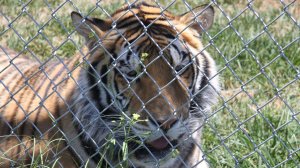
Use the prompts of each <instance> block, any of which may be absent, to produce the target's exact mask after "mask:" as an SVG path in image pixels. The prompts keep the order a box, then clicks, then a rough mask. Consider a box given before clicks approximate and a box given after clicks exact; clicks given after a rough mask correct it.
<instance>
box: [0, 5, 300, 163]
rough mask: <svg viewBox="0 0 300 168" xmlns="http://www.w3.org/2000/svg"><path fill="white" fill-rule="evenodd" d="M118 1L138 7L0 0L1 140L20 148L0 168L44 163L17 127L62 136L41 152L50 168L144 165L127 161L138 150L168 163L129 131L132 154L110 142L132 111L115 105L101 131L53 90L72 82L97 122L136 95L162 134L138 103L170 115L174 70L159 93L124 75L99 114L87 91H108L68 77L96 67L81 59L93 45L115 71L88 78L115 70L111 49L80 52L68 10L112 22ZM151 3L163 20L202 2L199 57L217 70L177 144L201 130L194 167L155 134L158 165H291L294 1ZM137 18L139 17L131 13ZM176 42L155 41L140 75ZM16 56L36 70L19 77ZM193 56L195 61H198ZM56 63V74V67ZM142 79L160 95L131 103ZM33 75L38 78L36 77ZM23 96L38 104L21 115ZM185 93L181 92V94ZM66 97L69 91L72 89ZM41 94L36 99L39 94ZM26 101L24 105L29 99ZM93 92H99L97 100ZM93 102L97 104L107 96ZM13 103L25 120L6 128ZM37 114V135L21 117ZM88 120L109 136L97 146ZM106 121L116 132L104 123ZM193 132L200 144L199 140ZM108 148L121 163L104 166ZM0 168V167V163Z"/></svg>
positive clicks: (299, 28)
mask: <svg viewBox="0 0 300 168" xmlns="http://www.w3.org/2000/svg"><path fill="white" fill-rule="evenodd" d="M124 3H125V4H127V5H129V6H131V5H133V4H135V3H137V2H136V1H125V2H118V1H105V0H103V1H101V0H100V1H91V2H83V1H77V0H66V1H48V0H44V1H28V2H25V1H21V0H20V1H18V2H17V3H15V2H11V1H5V0H4V1H3V2H0V6H1V7H0V21H1V22H0V31H1V33H0V41H1V45H0V53H1V54H0V63H1V61H3V60H8V61H9V64H6V65H4V66H2V65H1V67H0V79H1V80H0V85H1V87H0V89H1V91H2V92H3V95H4V96H1V95H0V117H1V122H0V124H1V127H0V128H1V129H2V130H5V129H8V130H9V134H7V135H1V138H0V144H3V145H4V144H7V141H10V137H15V138H16V139H17V142H19V144H17V145H16V146H21V148H22V149H24V150H19V151H21V152H20V153H15V154H18V155H20V156H21V157H19V158H18V159H17V160H10V156H11V155H10V154H9V151H10V150H11V148H4V147H3V145H0V153H1V159H0V166H1V165H5V164H4V162H5V161H7V160H9V162H10V166H11V167H14V166H18V165H19V162H20V161H21V160H23V159H24V157H25V155H26V156H29V157H30V158H31V160H32V161H30V162H26V163H29V165H31V166H33V167H34V166H41V165H43V162H42V161H39V160H43V159H41V158H46V160H47V156H41V157H40V158H39V157H37V156H35V155H34V154H33V153H31V152H30V149H32V148H35V144H30V145H29V146H28V144H26V142H24V139H23V138H20V135H19V134H18V133H19V129H21V128H23V127H25V126H24V125H26V126H27V127H30V129H32V130H34V131H33V135H34V136H35V137H38V138H41V139H44V138H45V139H46V138H47V137H45V136H46V135H48V133H51V132H57V133H58V134H60V135H61V136H60V137H63V138H62V139H60V140H55V141H60V142H62V144H64V145H63V147H57V148H50V147H49V144H48V145H47V144H46V145H45V146H46V148H47V150H49V153H50V155H51V156H52V157H49V159H50V160H47V161H45V163H46V164H47V165H53V164H54V165H55V166H57V167H64V165H67V164H66V162H71V161H70V160H68V159H70V158H73V159H74V160H77V162H78V163H79V164H77V166H78V167H85V166H86V165H88V164H89V163H88V162H89V161H91V160H93V159H95V158H96V160H97V159H98V160H101V163H102V164H103V165H101V164H98V165H97V166H98V167H145V166H143V165H139V164H137V163H139V162H138V161H137V160H132V158H131V156H132V155H134V153H135V152H136V151H138V150H139V148H141V147H142V148H143V149H144V150H145V151H144V152H145V153H148V155H149V157H152V158H153V160H154V163H151V164H150V165H152V167H168V165H167V166H166V165H160V164H161V162H162V161H161V160H164V158H163V157H162V158H160V157H158V155H162V154H161V153H160V152H153V149H151V147H149V145H147V142H146V139H147V138H145V137H147V135H137V136H136V137H133V138H132V137H130V136H131V135H130V136H129V138H130V139H131V140H132V139H133V140H134V141H139V144H138V145H137V146H134V147H133V150H127V148H129V147H128V145H129V146H130V145H131V144H127V143H124V142H122V141H118V140H116V139H118V138H117V137H118V136H121V134H122V136H124V135H123V134H124V132H125V134H126V133H128V134H130V133H129V132H130V130H131V129H134V128H133V126H132V125H134V124H136V123H137V122H143V120H141V121H139V117H140V116H139V115H136V116H135V117H136V118H134V115H133V116H128V115H127V114H125V112H124V109H123V108H118V109H115V110H116V111H119V112H120V113H122V115H119V117H121V118H116V117H115V116H113V115H112V116H111V117H112V119H111V122H112V123H111V125H110V123H108V122H106V121H105V120H106V118H105V117H97V116H93V115H92V116H89V115H85V114H80V115H78V114H76V110H74V109H76V108H78V107H77V106H78V102H77V101H70V100H66V95H65V93H62V92H61V90H62V89H64V87H65V85H64V82H66V81H72V83H73V85H74V87H76V88H77V89H78V90H80V94H79V95H77V96H78V97H80V98H82V97H84V98H82V99H83V100H82V101H83V102H84V103H87V104H90V106H89V108H91V109H92V110H96V111H97V113H96V114H98V115H99V116H103V113H105V112H106V111H107V110H109V109H111V108H115V106H114V102H115V101H116V100H117V99H118V96H122V95H123V94H125V93H126V92H131V93H132V94H133V95H134V97H136V99H137V100H136V101H139V102H141V104H142V105H141V106H143V108H142V110H144V112H146V113H147V114H148V115H149V120H150V122H152V125H154V126H156V127H157V130H158V132H159V130H160V131H161V128H162V126H163V125H164V124H165V123H166V122H168V120H169V119H168V120H167V121H165V123H164V122H158V121H156V118H155V116H154V115H151V110H147V108H146V106H147V104H149V103H150V102H151V101H155V100H156V99H158V98H160V97H162V99H161V100H162V101H165V102H167V105H168V106H170V108H171V109H172V110H173V112H175V113H176V112H177V111H179V110H178V107H174V106H173V105H174V104H172V103H170V102H169V100H170V99H169V98H168V97H165V96H164V95H162V94H161V91H163V90H164V89H166V88H168V87H169V85H171V84H172V82H174V81H177V80H178V81H179V82H180V83H181V84H182V85H184V82H183V81H181V80H180V79H177V78H179V77H178V76H180V73H179V71H178V72H177V70H176V69H175V68H173V69H172V70H173V71H174V72H175V75H176V78H174V79H171V80H170V81H168V83H167V84H166V85H165V86H163V87H162V86H161V84H160V83H159V82H157V79H156V78H154V77H153V76H152V75H151V74H150V73H149V72H147V71H143V72H142V73H140V74H137V75H136V76H135V77H134V78H133V79H129V78H127V77H126V76H125V75H124V74H121V75H122V77H123V78H125V79H126V82H127V87H126V88H125V89H124V90H123V91H121V92H120V93H118V95H117V96H115V97H114V98H113V99H114V100H107V106H106V107H103V108H99V107H97V105H96V104H95V102H94V100H92V99H91V98H90V97H89V94H90V92H91V90H92V91H94V90H93V89H94V88H95V87H97V86H101V88H102V89H103V90H111V88H108V87H107V85H105V84H104V83H103V81H101V80H98V81H95V82H94V83H88V82H86V84H87V85H88V86H86V87H82V85H80V84H79V83H80V82H79V81H78V76H76V75H74V74H76V71H78V70H81V71H86V72H88V73H93V74H97V71H98V69H97V67H95V66H93V65H92V61H91V60H90V59H89V58H88V57H89V56H88V55H89V54H91V53H93V50H94V49H95V48H97V47H100V48H101V50H103V52H104V53H106V54H107V55H108V56H109V57H110V59H112V60H113V61H112V65H113V67H114V68H111V69H107V70H106V71H105V73H103V74H101V75H98V76H95V78H96V79H103V78H105V76H107V75H108V74H109V73H110V72H112V71H115V70H116V69H117V70H118V71H121V70H119V69H118V68H117V63H118V60H117V59H115V57H114V53H113V52H111V51H109V50H108V49H107V48H105V46H103V45H102V42H101V39H98V42H97V46H96V47H94V49H91V50H90V51H85V49H82V47H83V46H84V40H83V39H82V38H81V37H79V35H78V33H77V32H76V29H78V27H74V26H73V25H72V23H71V22H72V21H71V16H70V13H71V12H72V11H76V12H78V13H80V14H81V15H82V16H84V17H86V18H91V17H97V18H108V19H111V20H114V18H113V17H112V16H111V13H113V12H114V11H115V10H116V9H119V8H120V7H121V5H122V4H124ZM151 3H153V4H154V5H156V6H158V7H159V8H160V9H161V10H160V13H161V15H162V16H163V15H164V13H165V12H166V11H171V12H172V13H175V14H176V15H179V14H183V13H185V12H189V11H192V9H193V8H194V7H196V6H199V5H201V4H208V5H211V6H213V8H214V10H215V19H214V20H215V21H214V25H213V27H212V29H209V30H205V31H204V32H202V34H201V37H199V38H201V40H202V41H203V49H202V50H201V51H199V53H202V52H204V51H207V52H208V53H210V55H211V56H212V58H213V59H214V60H215V62H216V64H217V65H218V69H217V73H216V74H214V75H213V76H205V74H202V75H204V78H205V79H206V81H208V83H207V85H206V87H212V90H213V92H214V93H212V94H216V97H218V99H219V101H218V103H217V104H216V105H214V106H213V108H212V110H211V112H206V109H203V107H201V105H199V106H198V107H197V108H198V109H200V111H201V118H200V120H199V121H198V124H199V125H198V128H197V129H196V130H194V132H189V130H190V129H189V128H188V127H187V126H184V127H185V132H187V134H188V135H189V137H188V138H186V139H185V141H190V140H191V139H192V138H191V137H192V136H193V135H194V134H196V133H195V132H197V130H202V135H201V141H193V140H192V141H193V142H192V144H193V145H194V146H195V148H197V149H198V150H199V153H203V156H201V159H199V160H198V161H197V162H196V163H195V164H192V165H190V164H189V163H188V161H187V160H189V158H184V157H182V155H180V154H179V155H178V151H177V148H178V147H179V146H180V145H181V144H180V143H178V142H176V143H173V142H172V141H171V140H170V141H169V140H168V137H167V135H166V134H165V133H163V134H162V137H163V138H164V139H166V140H167V144H168V146H170V149H169V150H168V151H167V153H169V155H170V156H171V157H165V159H166V160H172V159H174V158H177V159H178V160H179V163H180V166H179V167H205V166H206V164H203V163H206V162H207V163H208V165H209V166H210V167H299V162H300V156H299V150H300V140H299V139H300V131H299V130H300V129H299V128H300V121H299V119H300V117H299V116H300V106H299V103H298V101H299V96H300V95H299V91H300V90H299V88H300V87H299V78H300V72H299V66H300V56H299V55H300V50H299V39H300V24H299V21H300V17H299V16H300V10H299V9H300V3H299V1H296V0H293V1H292V0H290V1H284V0H274V1H269V0H268V1H261V0H248V1H246V0H245V1H226V0H223V1H214V0H212V1H201V2H198V1H197V2H196V1H186V0H182V1H176V0H173V1H172V0H170V1H167V0H166V1H153V2H151ZM128 12H129V13H130V12H132V13H134V12H133V9H131V8H128ZM136 18H137V19H138V18H139V17H137V16H136ZM157 20H159V18H155V19H154V21H157ZM140 22H141V25H143V26H144V32H143V33H142V34H141V35H140V36H138V37H136V39H135V40H136V41H137V40H139V39H141V38H142V37H143V36H147V37H148V38H149V39H150V40H152V41H153V42H154V43H155V39H153V37H152V36H151V35H149V34H148V32H147V29H149V27H150V26H151V24H150V25H144V24H143V21H140ZM167 22H168V24H169V25H168V26H170V27H172V21H169V20H167ZM112 23H113V25H111V26H112V27H113V28H114V27H116V23H117V22H116V21H113V22H112ZM199 26H202V24H199ZM187 28H188V27H187ZM187 28H186V29H187ZM202 28H203V27H202ZM183 31H184V30H183ZM116 32H117V33H118V34H119V35H120V36H122V39H123V40H124V41H125V43H127V44H128V45H129V47H128V48H127V50H126V51H124V53H123V54H121V55H120V57H122V56H123V55H124V56H125V55H126V54H128V52H131V53H135V51H134V42H132V41H130V40H128V39H127V38H126V37H125V36H124V35H123V33H122V32H121V31H119V30H118V29H116ZM176 33H177V35H178V36H180V34H182V32H178V31H177V32H176ZM178 36H176V38H175V39H174V40H173V41H171V42H170V44H168V45H166V46H165V47H164V48H161V47H160V45H157V44H156V47H157V48H158V50H159V51H160V52H159V55H158V56H157V57H156V58H155V59H154V60H152V62H150V63H148V65H144V64H143V62H142V61H141V60H140V61H139V63H140V64H142V65H143V68H144V69H147V68H149V66H151V64H155V62H156V61H157V60H158V59H163V60H165V61H166V62H168V60H167V59H166V58H165V57H164V52H165V51H167V50H168V48H170V46H171V45H172V44H173V43H175V42H176V40H178ZM24 55H26V56H27V57H30V59H31V60H32V61H31V62H32V66H30V67H29V68H28V69H31V68H34V67H38V68H37V70H36V71H34V72H30V73H27V72H28V69H24V68H22V67H21V66H23V65H22V64H20V63H19V59H20V58H22V57H23V56H24ZM74 55H77V57H79V58H80V59H81V60H82V61H79V62H76V61H75V62H74V63H73V66H72V67H70V66H68V64H69V63H67V62H68V61H69V60H72V58H73V59H75V56H74ZM77 57H76V58H77ZM193 57H194V58H195V57H197V55H196V56H195V55H194V56H193ZM53 62H55V66H57V71H58V72H57V74H59V75H56V76H53V75H52V71H48V70H53V69H55V68H56V67H54V64H52V63H53ZM194 64H195V62H193V61H191V62H189V63H188V64H187V65H186V66H188V65H194ZM168 65H169V66H170V67H172V66H171V63H168ZM200 65H201V64H200ZM200 65H198V66H199V67H198V68H199V69H201V68H200ZM201 66H202V65H201ZM49 67H51V68H49ZM58 67H60V68H59V69H58ZM9 68H11V69H14V71H12V72H7V71H8V70H9V71H10V69H9ZM202 73H204V72H202ZM6 74H10V75H11V79H13V77H14V75H21V79H22V80H20V81H18V80H17V79H16V81H15V82H14V83H13V84H12V83H6V82H5V80H4V78H1V76H5V75H6ZM143 75H146V76H147V77H148V78H149V80H150V83H152V85H153V87H156V88H159V89H158V90H159V94H157V95H155V96H153V97H151V98H150V99H149V100H147V101H144V100H143V99H142V98H140V95H139V93H136V90H135V89H134V88H132V82H133V81H137V80H138V79H139V78H141V77H142V76H143ZM36 76H42V77H40V78H36ZM217 76H219V77H220V83H221V88H222V89H221V91H219V90H218V88H215V85H214V84H213V83H212V82H211V81H212V80H213V79H215V78H217ZM36 79H39V80H43V81H45V82H44V83H49V85H47V89H48V90H46V91H45V92H40V89H39V88H41V87H42V86H39V87H34V86H33V84H32V83H33V82H34V83H36V82H39V81H35V80H36ZM10 81H13V80H10ZM10 85H11V86H10ZM11 87H13V89H12V88H11ZM151 87H152V86H151ZM24 90H26V91H28V90H30V92H31V94H32V95H34V96H35V98H32V99H34V100H35V99H37V100H35V101H37V102H39V103H38V106H36V107H33V108H32V110H30V111H28V110H26V107H27V106H24V104H23V103H21V102H20V101H19V100H20V98H19V96H20V95H19V93H22V92H24ZM186 90H189V89H187V88H186ZM202 91H203V89H202V90H199V91H198V92H197V93H194V94H193V93H191V91H190V92H189V94H190V95H192V96H191V97H190V99H197V97H196V95H200V94H201V92H202ZM69 92H70V94H73V92H72V91H69ZM26 93H27V92H26ZM26 93H25V94H22V97H25V96H27V95H26ZM43 93H44V95H41V94H43ZM28 96H29V99H30V94H28ZM53 96H54V97H56V99H57V102H56V103H57V104H64V110H65V111H67V113H65V115H61V116H56V114H55V115H53V113H51V111H53V107H50V106H48V105H47V102H48V101H51V100H52V97H53ZM101 96H103V95H102V94H101ZM102 98H103V99H105V98H106V97H102ZM193 101H194V100H192V101H191V102H187V103H184V104H181V105H180V108H183V107H184V106H185V105H186V104H188V103H193ZM28 102H30V101H28ZM58 102H59V103H58ZM12 103H13V104H16V106H18V108H19V110H18V113H22V114H20V115H21V116H24V119H22V120H21V121H20V122H19V123H17V124H13V121H14V119H15V118H14V117H16V116H11V120H12V121H10V120H6V117H7V116H6V111H5V110H6V109H7V108H9V107H10V106H9V105H10V104H12ZM53 103H54V102H53ZM27 104H28V103H27ZM32 104H33V103H32ZM54 104H55V103H54ZM175 105H176V104H175ZM28 106H31V104H30V103H29V104H28ZM180 108H179V109H180ZM41 109H42V110H45V111H47V112H48V113H47V115H48V117H49V119H50V121H51V122H49V123H46V122H45V124H48V126H46V128H44V129H41V128H40V127H38V126H37V123H36V122H35V121H34V120H31V119H30V118H31V115H36V114H37V115H39V113H40V112H39V111H41ZM11 113H13V112H11ZM41 115H42V113H41ZM68 115H71V116H72V117H73V118H74V121H72V122H71V121H70V120H68V119H67V117H66V116H68ZM16 120H17V119H16ZM36 121H37V120H36ZM60 122H62V123H65V122H70V124H69V126H70V129H71V127H76V128H78V129H79V130H80V131H78V132H77V133H78V134H76V135H72V136H69V134H68V133H67V132H68V131H69V130H66V129H63V128H62V126H61V125H60V124H59V123H60ZM73 122H74V123H73ZM72 123H73V124H72ZM97 123H101V124H102V125H101V127H105V130H106V131H107V132H109V136H107V137H106V141H105V143H103V142H102V141H101V142H99V141H97V140H95V139H94V138H93V136H96V135H94V134H96V133H98V134H99V132H96V133H94V132H89V131H90V130H91V129H92V128H93V127H97V126H99V125H97ZM62 125H63V124H62ZM74 125H75V126H74ZM112 125H117V126H115V127H112ZM183 125H184V124H183ZM25 128H26V127H25ZM65 128H66V127H65ZM124 130H125V131H124ZM25 132H26V131H25ZM0 133H1V131H0ZM55 135H56V134H55ZM97 136H102V135H97ZM197 136H198V137H199V138H200V135H197ZM48 138H49V137H48ZM82 139H87V140H84V141H86V143H82V144H81V145H82V146H83V148H84V147H86V148H88V149H87V150H86V151H85V152H87V151H89V152H87V153H88V154H89V156H88V157H87V158H88V160H87V159H86V157H82V153H81V152H82V151H81V150H77V149H76V148H77V146H76V145H72V144H76V143H78V141H79V140H82ZM185 141H183V142H182V143H184V142H185ZM48 143H49V142H48ZM50 143H52V142H50ZM161 143H162V142H161ZM135 145H136V144H135ZM111 148H112V149H111ZM116 148H118V149H121V151H122V152H121V153H122V154H121V155H122V156H121V157H122V158H121V159H118V161H117V162H112V161H111V159H110V158H109V156H108V155H109V152H107V151H114V150H116ZM152 148H153V146H152ZM3 149H9V150H3ZM129 149H132V148H129ZM67 151H73V156H74V157H70V158H68V156H66V157H65V158H64V157H62V159H59V158H60V157H61V156H62V155H64V154H65V152H67ZM187 152H189V151H187ZM71 153H72V152H71ZM124 153H125V154H124ZM23 155H24V156H23ZM47 155H48V154H47ZM22 156H23V157H22ZM113 156H114V154H113ZM64 160H66V161H64ZM140 160H143V158H140ZM1 162H3V163H2V164H1ZM176 166H178V165H176ZM172 167H173V166H172Z"/></svg>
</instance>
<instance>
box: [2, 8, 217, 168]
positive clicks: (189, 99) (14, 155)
mask: <svg viewBox="0 0 300 168" xmlns="http://www.w3.org/2000/svg"><path fill="white" fill-rule="evenodd" d="M204 9H205V10H204ZM195 14H196V15H197V16H195ZM199 14H201V15H199ZM72 20H73V24H74V26H75V27H76V30H77V32H78V33H79V34H81V35H82V36H83V37H85V39H86V42H87V48H84V51H83V53H84V54H83V55H82V54H77V55H75V56H74V57H72V58H70V59H66V60H61V59H59V58H57V57H53V58H52V59H50V60H48V61H45V62H44V63H40V62H37V61H33V60H31V59H29V58H26V57H25V56H23V55H22V52H21V53H15V52H13V51H11V50H9V49H8V48H5V47H1V50H0V80H1V82H0V91H1V93H2V94H1V95H0V117H1V120H0V135H1V136H0V153H1V157H5V158H9V159H12V160H14V161H15V162H14V163H16V164H17V163H25V164H30V163H31V160H32V157H33V156H35V157H36V156H38V155H39V154H41V152H40V151H43V152H42V153H43V158H44V161H45V162H47V161H48V162H49V164H51V163H53V162H54V161H55V160H57V163H56V165H57V166H63V167H78V166H84V165H89V166H90V167H95V166H96V165H97V163H98V162H99V161H100V160H101V158H102V157H103V156H102V155H101V154H99V152H100V153H101V152H103V147H102V146H103V145H105V144H106V143H107V139H108V137H109V136H111V131H113V132H115V134H114V138H115V139H116V145H115V149H114V150H115V151H114V153H113V155H116V156H114V157H111V158H109V157H107V156H105V162H106V163H105V165H106V166H116V165H117V164H118V163H119V162H120V161H121V160H120V158H118V157H117V155H118V154H119V151H120V150H121V148H122V147H121V146H120V145H118V144H122V143H123V142H124V140H125V138H126V136H128V135H125V134H127V133H126V132H124V129H119V127H118V124H119V123H120V117H121V116H127V117H128V118H131V117H132V116H133V115H134V114H139V116H140V118H139V119H140V120H141V121H140V122H137V123H134V124H133V125H131V129H130V130H131V131H130V132H129V133H128V134H129V135H130V136H133V137H140V138H142V140H141V139H136V140H139V141H141V142H143V143H141V144H137V143H129V146H128V149H129V155H128V164H129V167H155V166H159V167H174V168H176V167H185V166H186V167H208V164H207V163H206V161H205V160H203V154H202V151H201V149H200V147H199V145H200V144H201V138H200V137H201V127H202V125H203V120H204V118H205V116H204V115H205V113H206V112H208V111H209V109H210V106H211V105H212V104H213V103H214V102H215V101H216V93H217V91H218V90H219V84H218V79H217V76H216V74H217V72H216V67H215V63H214V61H213V59H212V58H211V57H210V55H209V54H208V53H207V52H206V51H203V45H202V43H201V41H200V39H199V38H198V34H199V33H202V31H203V28H204V29H208V28H209V27H210V26H211V25H212V22H213V9H212V7H209V6H200V7H197V8H195V9H194V10H193V12H188V13H186V14H183V15H180V16H175V15H173V14H171V13H169V12H167V11H163V12H162V10H161V9H160V8H159V7H157V6H152V5H148V4H145V3H139V4H135V5H132V6H130V7H128V6H124V7H122V8H121V9H119V10H117V11H116V12H115V13H114V14H112V18H109V19H107V20H100V19H96V18H92V19H87V18H86V19H83V18H82V16H81V15H80V14H78V13H75V12H73V13H72ZM195 20H199V21H201V23H202V24H201V25H202V27H201V26H200V25H199V23H197V22H195ZM83 21H84V22H83ZM145 27H147V29H145ZM158 127H159V128H160V129H159V130H157V128H158ZM101 147H102V148H101ZM172 148H176V149H177V151H178V153H179V154H178V155H177V156H176V157H174V156H173V157H171V153H172V152H171V149H172ZM41 149H42V150H41ZM11 163H13V162H9V161H8V160H5V159H2V160H1V159H0V166H4V167H6V166H8V165H9V164H11ZM102 167H103V166H102Z"/></svg>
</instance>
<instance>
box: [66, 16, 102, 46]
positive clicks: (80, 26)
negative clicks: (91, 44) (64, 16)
mask: <svg viewBox="0 0 300 168" xmlns="http://www.w3.org/2000/svg"><path fill="white" fill-rule="evenodd" d="M71 18H72V22H73V25H74V26H75V28H76V31H77V32H78V33H79V34H80V35H82V36H83V37H84V38H85V39H86V41H89V40H90V39H91V38H94V37H95V35H97V36H98V37H99V38H101V37H103V36H104V34H105V32H104V31H105V30H106V29H107V26H106V25H105V21H103V20H101V19H92V20H90V19H88V18H83V17H82V16H81V15H80V14H79V13H77V12H72V13H71Z"/></svg>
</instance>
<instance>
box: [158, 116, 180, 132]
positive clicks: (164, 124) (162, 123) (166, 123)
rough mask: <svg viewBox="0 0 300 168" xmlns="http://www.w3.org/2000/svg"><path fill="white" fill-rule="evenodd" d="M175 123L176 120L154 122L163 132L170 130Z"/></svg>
mask: <svg viewBox="0 0 300 168" xmlns="http://www.w3.org/2000/svg"><path fill="white" fill-rule="evenodd" d="M177 121H178V119H177V118H169V119H166V120H156V122H157V124H158V125H159V126H160V128H161V129H162V130H164V131H167V130H169V129H170V128H172V127H173V126H174V125H175V124H176V123H177Z"/></svg>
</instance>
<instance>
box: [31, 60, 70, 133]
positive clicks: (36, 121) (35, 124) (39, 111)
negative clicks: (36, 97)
mask: <svg viewBox="0 0 300 168" xmlns="http://www.w3.org/2000/svg"><path fill="white" fill-rule="evenodd" d="M56 65H59V63H58V64H56ZM54 70H55V69H53V71H54ZM63 70H65V66H64V65H62V67H61V69H60V70H59V71H58V73H56V75H55V76H54V77H53V78H52V79H51V81H55V80H56V79H57V78H58V77H59V76H61V73H62V72H63ZM53 71H52V72H53ZM44 72H45V71H44ZM50 73H51V72H50ZM49 76H51V75H49ZM43 82H44V81H43ZM51 85H52V82H50V83H49V85H48V86H47V87H46V89H45V91H46V92H45V94H44V95H43V97H42V99H44V98H46V96H47V94H48V93H49V90H50V87H51ZM40 86H41V87H40V88H42V87H43V85H40ZM41 112H42V107H40V108H39V109H38V111H37V114H36V118H35V119H34V125H33V126H32V130H33V132H32V134H31V135H35V132H36V129H35V126H37V125H38V121H39V117H40V113H41ZM37 128H38V127H37Z"/></svg>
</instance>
